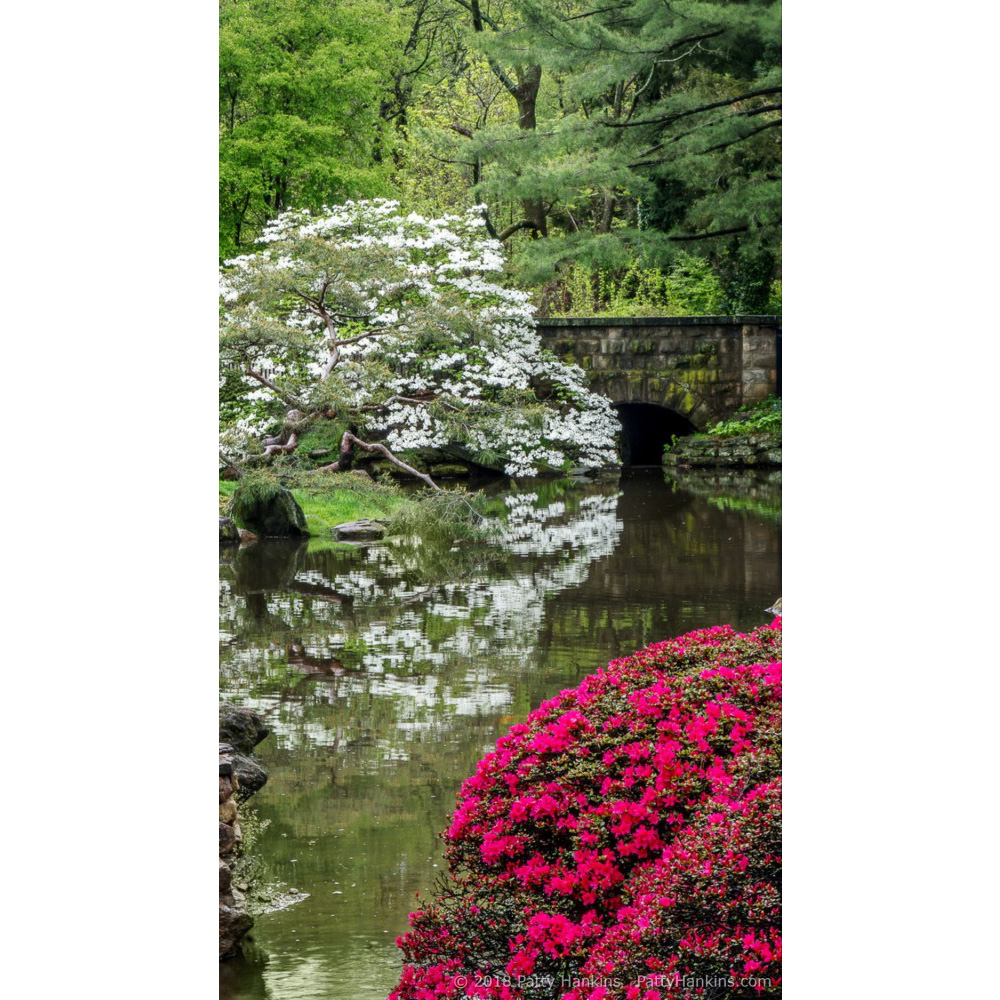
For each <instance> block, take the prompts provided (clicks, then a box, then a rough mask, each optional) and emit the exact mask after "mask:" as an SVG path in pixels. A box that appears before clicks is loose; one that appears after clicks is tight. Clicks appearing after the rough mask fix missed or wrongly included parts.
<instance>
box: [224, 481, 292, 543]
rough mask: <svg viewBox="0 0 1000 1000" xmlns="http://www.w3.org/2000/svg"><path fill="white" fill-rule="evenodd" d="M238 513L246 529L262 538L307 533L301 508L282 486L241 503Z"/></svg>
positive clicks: (290, 536) (289, 492)
mask: <svg viewBox="0 0 1000 1000" xmlns="http://www.w3.org/2000/svg"><path fill="white" fill-rule="evenodd" d="M239 515H240V520H242V521H243V523H244V524H245V525H246V527H247V529H248V530H250V531H252V532H253V533H254V534H255V535H259V536H261V537H262V538H298V537H301V536H302V535H308V534H309V532H308V530H307V529H306V516H305V514H303V513H302V508H301V507H300V506H299V505H298V503H297V502H296V500H295V497H293V496H292V494H291V491H290V490H287V489H285V487H284V486H279V487H277V488H276V489H275V490H274V491H273V492H272V493H270V494H269V495H268V496H267V497H266V498H265V499H263V500H258V501H257V502H255V503H251V502H245V503H243V504H242V506H241V507H240V511H239Z"/></svg>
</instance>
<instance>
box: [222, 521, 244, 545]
mask: <svg viewBox="0 0 1000 1000" xmlns="http://www.w3.org/2000/svg"><path fill="white" fill-rule="evenodd" d="M239 541H240V529H239V528H237V527H236V522H235V521H233V519H232V518H231V517H221V516H220V518H219V544H220V545H238V544H239Z"/></svg>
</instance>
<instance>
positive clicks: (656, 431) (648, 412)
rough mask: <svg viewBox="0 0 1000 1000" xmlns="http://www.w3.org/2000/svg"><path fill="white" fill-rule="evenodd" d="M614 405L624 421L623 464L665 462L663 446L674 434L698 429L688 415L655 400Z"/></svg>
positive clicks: (657, 463)
mask: <svg viewBox="0 0 1000 1000" xmlns="http://www.w3.org/2000/svg"><path fill="white" fill-rule="evenodd" d="M615 409H616V410H617V411H618V417H619V419H620V420H621V423H622V432H621V439H620V440H621V454H622V463H623V464H624V465H662V464H663V449H664V447H665V446H666V445H667V444H668V443H669V441H670V439H671V437H672V436H674V435H677V437H683V436H684V435H685V434H693V433H694V432H695V430H696V429H697V428H696V427H695V426H694V424H692V423H691V421H690V420H688V419H687V418H686V417H682V416H681V415H680V414H679V413H674V411H673V410H668V409H667V408H666V407H665V406H657V405H655V404H654V403H618V404H616V406H615Z"/></svg>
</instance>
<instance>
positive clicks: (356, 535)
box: [333, 518, 385, 542]
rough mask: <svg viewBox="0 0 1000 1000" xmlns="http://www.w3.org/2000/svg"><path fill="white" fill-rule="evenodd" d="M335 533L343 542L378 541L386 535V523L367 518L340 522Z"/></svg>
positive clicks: (334, 530)
mask: <svg viewBox="0 0 1000 1000" xmlns="http://www.w3.org/2000/svg"><path fill="white" fill-rule="evenodd" d="M333 533H334V535H336V537H337V538H338V539H339V540H340V541H342V542H362V541H378V540H379V539H381V538H384V537H385V525H384V524H382V523H380V522H379V521H370V520H368V519H367V518H365V519H363V520H361V521H346V522H345V523H344V524H338V525H337V526H336V527H335V528H334V529H333Z"/></svg>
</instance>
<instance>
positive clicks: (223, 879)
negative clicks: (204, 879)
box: [219, 858, 233, 893]
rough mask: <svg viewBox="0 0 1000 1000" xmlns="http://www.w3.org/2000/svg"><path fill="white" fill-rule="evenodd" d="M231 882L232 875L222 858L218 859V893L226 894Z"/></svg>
mask: <svg viewBox="0 0 1000 1000" xmlns="http://www.w3.org/2000/svg"><path fill="white" fill-rule="evenodd" d="M232 880H233V873H232V871H231V869H230V867H229V865H227V864H226V862H225V861H223V860H222V858H219V892H220V893H223V892H228V891H229V886H230V885H231V883H232Z"/></svg>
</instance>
